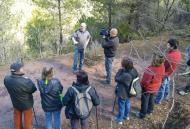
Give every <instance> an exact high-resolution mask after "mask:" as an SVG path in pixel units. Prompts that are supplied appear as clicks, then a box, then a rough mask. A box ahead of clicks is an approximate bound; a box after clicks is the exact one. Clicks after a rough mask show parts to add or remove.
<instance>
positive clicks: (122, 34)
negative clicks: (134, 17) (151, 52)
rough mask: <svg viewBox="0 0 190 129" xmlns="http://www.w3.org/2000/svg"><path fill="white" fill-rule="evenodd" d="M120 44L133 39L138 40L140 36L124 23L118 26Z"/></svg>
mask: <svg viewBox="0 0 190 129" xmlns="http://www.w3.org/2000/svg"><path fill="white" fill-rule="evenodd" d="M118 30H119V38H120V42H121V43H123V42H129V41H130V40H132V39H138V37H139V35H138V34H137V33H136V32H134V31H133V30H132V29H131V28H130V26H129V24H128V23H126V22H122V23H120V24H119V26H118Z"/></svg>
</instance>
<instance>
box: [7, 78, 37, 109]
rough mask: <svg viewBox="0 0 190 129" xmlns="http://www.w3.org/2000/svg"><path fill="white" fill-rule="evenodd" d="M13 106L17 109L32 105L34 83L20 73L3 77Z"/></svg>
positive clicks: (34, 89) (27, 107)
mask: <svg viewBox="0 0 190 129" xmlns="http://www.w3.org/2000/svg"><path fill="white" fill-rule="evenodd" d="M4 84H5V87H6V88H7V90H8V92H9V94H10V97H11V101H12V104H13V107H14V108H16V109H18V110H27V109H29V108H32V107H33V104H34V100H33V95H32V93H34V92H35V91H36V87H35V85H34V83H33V82H32V81H31V80H30V79H28V78H26V77H23V76H22V75H8V76H6V77H5V79H4Z"/></svg>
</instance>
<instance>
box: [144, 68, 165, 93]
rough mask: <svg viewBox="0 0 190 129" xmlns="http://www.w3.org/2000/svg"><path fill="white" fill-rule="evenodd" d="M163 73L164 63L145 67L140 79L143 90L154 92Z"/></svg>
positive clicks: (158, 86) (157, 88)
mask: <svg viewBox="0 0 190 129" xmlns="http://www.w3.org/2000/svg"><path fill="white" fill-rule="evenodd" d="M164 74H165V67H164V65H161V66H159V67H155V66H149V67H147V68H146V69H145V71H144V73H143V76H142V79H141V86H142V89H143V90H144V91H145V92H151V93H156V92H157V91H158V90H159V88H160V86H161V83H162V79H163V77H164Z"/></svg>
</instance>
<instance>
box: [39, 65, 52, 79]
mask: <svg viewBox="0 0 190 129" xmlns="http://www.w3.org/2000/svg"><path fill="white" fill-rule="evenodd" d="M48 77H53V67H50V68H47V67H44V68H43V70H42V80H46V79H47V78H48Z"/></svg>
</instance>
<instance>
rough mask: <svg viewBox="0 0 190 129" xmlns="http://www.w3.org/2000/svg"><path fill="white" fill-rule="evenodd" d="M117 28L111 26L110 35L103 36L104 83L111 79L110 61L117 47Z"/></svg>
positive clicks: (109, 81) (108, 82) (109, 82)
mask: <svg viewBox="0 0 190 129" xmlns="http://www.w3.org/2000/svg"><path fill="white" fill-rule="evenodd" d="M117 34H118V30H117V29H116V28H112V29H111V30H110V36H109V37H107V38H105V41H104V42H103V43H102V47H103V49H104V55H105V69H106V74H107V75H106V80H105V81H102V83H104V84H111V80H112V62H113V59H114V57H115V55H116V51H117V47H118V44H119V38H118V37H117Z"/></svg>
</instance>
